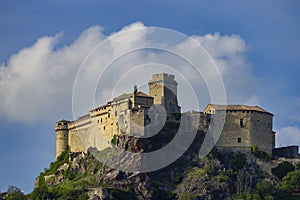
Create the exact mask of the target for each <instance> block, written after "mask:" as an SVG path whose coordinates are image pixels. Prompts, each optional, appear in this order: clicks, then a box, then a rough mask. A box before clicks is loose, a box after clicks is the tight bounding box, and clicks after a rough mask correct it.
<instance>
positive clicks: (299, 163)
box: [296, 162, 300, 171]
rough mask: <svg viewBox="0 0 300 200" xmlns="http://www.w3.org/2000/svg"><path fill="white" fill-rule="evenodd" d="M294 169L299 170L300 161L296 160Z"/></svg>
mask: <svg viewBox="0 0 300 200" xmlns="http://www.w3.org/2000/svg"><path fill="white" fill-rule="evenodd" d="M296 170H299V171H300V162H297V163H296Z"/></svg>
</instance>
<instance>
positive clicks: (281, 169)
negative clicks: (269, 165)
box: [272, 161, 295, 179]
mask: <svg viewBox="0 0 300 200" xmlns="http://www.w3.org/2000/svg"><path fill="white" fill-rule="evenodd" d="M294 170H295V167H294V165H292V164H291V163H289V162H287V161H284V162H282V163H280V164H279V165H278V166H277V167H275V168H273V169H272V173H273V174H274V175H276V176H277V177H279V178H280V179H282V178H283V177H284V176H285V175H287V173H288V172H291V171H294Z"/></svg>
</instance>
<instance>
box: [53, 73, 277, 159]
mask: <svg viewBox="0 0 300 200" xmlns="http://www.w3.org/2000/svg"><path fill="white" fill-rule="evenodd" d="M177 85H178V83H177V82H176V80H175V77H174V75H170V74H166V73H160V74H153V75H152V79H151V80H150V81H149V83H148V86H149V95H148V94H145V93H143V92H141V91H138V90H137V87H136V86H134V88H133V92H132V93H129V94H122V95H120V96H118V97H116V98H114V99H113V100H112V101H109V102H107V103H106V104H105V105H102V106H100V107H97V108H95V109H93V110H91V111H89V113H88V114H87V115H84V116H82V117H79V118H78V119H77V120H75V121H66V120H60V121H57V122H56V126H55V131H56V157H58V156H59V155H60V154H61V153H62V152H63V151H65V150H66V149H67V147H68V146H69V147H70V150H71V152H86V151H87V149H88V148H89V147H95V148H97V149H98V150H102V149H105V148H107V147H110V146H111V141H112V139H113V138H114V137H115V136H117V135H119V134H126V135H131V136H139V137H144V136H149V134H151V133H149V129H147V128H146V127H147V125H148V124H149V123H150V122H151V120H152V122H153V121H154V123H156V122H160V121H164V120H165V119H167V120H168V119H170V118H171V116H172V114H173V113H180V112H181V107H180V106H179V105H178V100H177ZM153 107H156V109H154V110H153V109H152V108H153ZM159 108H164V109H163V111H162V112H160V113H159V114H158V115H157V114H155V113H153V112H158V110H162V109H159ZM222 111H224V112H226V115H225V116H226V120H225V119H223V120H225V123H224V128H223V130H222V133H221V136H220V138H219V140H218V142H217V145H216V146H217V147H218V148H223V149H234V148H235V149H246V150H249V149H251V146H252V145H253V144H256V145H258V146H259V148H260V150H262V151H265V152H268V153H270V152H272V149H273V148H274V147H275V132H273V131H272V121H273V114H271V113H269V112H267V111H266V110H264V109H262V108H260V107H258V106H243V105H215V104H209V105H208V106H207V107H206V108H205V110H204V112H203V113H201V114H202V115H207V116H213V115H215V114H217V113H218V112H222ZM151 117H152V119H151ZM153 117H156V119H155V120H154V119H153ZM157 117H158V118H157ZM150 132H151V130H150Z"/></svg>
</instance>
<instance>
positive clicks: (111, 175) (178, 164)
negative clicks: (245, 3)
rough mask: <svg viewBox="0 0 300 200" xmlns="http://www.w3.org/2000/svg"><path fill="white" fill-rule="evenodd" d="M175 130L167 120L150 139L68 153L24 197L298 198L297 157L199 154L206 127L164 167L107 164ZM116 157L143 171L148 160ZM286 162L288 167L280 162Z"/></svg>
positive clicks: (147, 148)
mask: <svg viewBox="0 0 300 200" xmlns="http://www.w3.org/2000/svg"><path fill="white" fill-rule="evenodd" d="M177 128H178V127H177V124H176V123H175V122H173V123H169V124H167V125H166V126H165V127H164V128H163V129H162V131H161V132H160V133H159V134H157V135H156V136H154V137H152V138H151V139H137V138H134V137H130V136H126V135H120V136H119V137H117V138H116V140H115V141H114V143H115V145H116V146H115V147H113V148H108V149H105V150H103V151H97V149H90V151H89V152H88V153H87V154H84V153H70V152H69V151H66V152H64V153H63V154H62V155H61V156H60V157H59V158H58V159H57V161H56V162H53V163H51V165H50V168H49V169H46V170H45V171H44V172H43V173H41V174H40V176H39V177H38V178H37V180H36V184H35V189H34V191H33V192H32V193H31V194H30V195H28V198H29V199H285V198H288V199H293V198H295V199H297V197H298V194H299V191H300V172H299V171H298V170H299V168H300V164H299V163H300V162H299V160H280V159H279V160H278V159H277V160H274V159H273V158H271V157H259V156H255V155H254V154H252V153H251V152H248V153H246V154H245V153H240V152H230V151H227V152H224V151H220V150H217V149H214V150H213V151H212V152H211V153H210V154H209V155H208V156H207V157H205V158H199V157H198V152H199V148H200V146H201V144H202V142H203V138H204V137H205V132H206V130H205V128H206V127H202V129H199V130H198V132H197V135H196V137H195V139H194V141H193V143H192V145H191V146H190V147H189V148H188V149H187V150H186V151H185V153H184V154H183V155H182V156H181V157H180V158H178V159H177V160H176V161H175V162H173V163H172V164H170V165H168V166H167V167H164V168H162V169H159V170H156V171H151V172H139V171H134V170H127V171H126V170H125V171H121V170H119V169H115V168H113V167H111V164H112V162H116V160H115V159H113V158H114V157H116V154H120V152H118V151H116V148H121V149H124V150H125V151H126V152H134V153H141V152H151V151H154V150H155V149H160V148H162V147H163V146H165V145H166V144H168V143H169V142H170V141H171V140H172V139H173V137H174V136H175V134H176V129H177ZM121 153H122V152H121ZM99 157H101V159H98V158H99ZM117 157H118V158H120V159H119V160H118V163H119V164H118V166H119V165H122V164H124V163H125V164H126V166H140V167H142V168H141V169H143V166H145V165H147V164H149V162H151V161H149V160H143V159H142V158H141V157H139V156H126V154H124V156H120V155H117ZM284 162H286V163H289V164H290V165H289V164H282V163H284ZM281 165H282V166H283V168H280V169H279V171H280V172H283V177H279V175H278V172H276V170H274V169H277V168H278V167H281ZM277 171H278V170H277ZM291 173H295V175H294V176H295V177H296V180H298V179H299V180H298V181H299V182H295V181H294V182H291V180H292V178H290V179H288V178H285V177H287V176H289V175H290V174H291ZM280 176H281V175H280ZM295 177H293V178H294V179H295ZM297 178H298V179H297ZM294 179H293V180H294ZM291 185H292V186H291Z"/></svg>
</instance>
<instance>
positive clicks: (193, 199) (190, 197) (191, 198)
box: [179, 192, 198, 200]
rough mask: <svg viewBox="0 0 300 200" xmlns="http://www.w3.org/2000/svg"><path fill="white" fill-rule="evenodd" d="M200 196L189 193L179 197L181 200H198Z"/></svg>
mask: <svg viewBox="0 0 300 200" xmlns="http://www.w3.org/2000/svg"><path fill="white" fill-rule="evenodd" d="M197 199H198V196H197V195H196V194H191V193H188V192H183V193H181V194H180V195H179V200H197Z"/></svg>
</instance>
